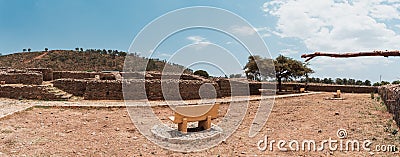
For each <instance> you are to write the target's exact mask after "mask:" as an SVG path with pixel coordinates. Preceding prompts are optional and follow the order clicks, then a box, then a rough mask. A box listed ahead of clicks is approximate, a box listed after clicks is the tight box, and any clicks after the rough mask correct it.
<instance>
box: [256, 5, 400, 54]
mask: <svg viewBox="0 0 400 157" xmlns="http://www.w3.org/2000/svg"><path fill="white" fill-rule="evenodd" d="M310 4H312V5H310ZM399 5H400V2H399V1H392V0H354V1H347V0H335V1H334V0H332V1H315V0H302V1H297V0H283V1H282V0H275V1H270V2H267V3H265V4H264V6H263V9H264V11H265V12H266V13H268V14H270V15H273V16H275V17H277V18H278V21H277V24H276V26H275V28H274V29H275V30H274V31H276V32H277V33H274V34H275V35H278V36H280V37H282V38H285V37H293V38H298V39H301V40H302V41H303V42H304V44H305V45H306V47H307V48H308V49H309V50H311V51H335V52H342V51H367V50H368V51H372V50H386V49H398V48H399V47H400V43H399V42H398V41H400V35H399V33H398V32H395V31H394V30H391V29H389V28H388V27H387V25H386V23H385V22H387V21H388V20H400V10H399V9H398V8H396V6H399Z"/></svg>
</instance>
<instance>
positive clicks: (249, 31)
mask: <svg viewBox="0 0 400 157" xmlns="http://www.w3.org/2000/svg"><path fill="white" fill-rule="evenodd" d="M231 29H232V32H233V33H235V34H237V35H241V36H250V35H254V34H255V33H256V30H255V29H254V28H252V27H249V26H232V27H231Z"/></svg>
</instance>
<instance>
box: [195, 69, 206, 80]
mask: <svg viewBox="0 0 400 157" xmlns="http://www.w3.org/2000/svg"><path fill="white" fill-rule="evenodd" d="M193 74H195V75H198V76H203V77H205V78H208V77H210V75H208V73H207V71H204V70H197V71H195V72H194V73H193Z"/></svg>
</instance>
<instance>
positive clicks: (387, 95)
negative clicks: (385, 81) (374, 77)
mask: <svg viewBox="0 0 400 157" xmlns="http://www.w3.org/2000/svg"><path fill="white" fill-rule="evenodd" d="M378 92H379V95H380V97H381V98H382V101H383V102H384V103H385V105H386V108H387V110H388V111H389V113H391V114H393V116H394V117H393V119H394V120H395V121H396V123H397V126H400V85H387V86H381V87H379V91H378Z"/></svg>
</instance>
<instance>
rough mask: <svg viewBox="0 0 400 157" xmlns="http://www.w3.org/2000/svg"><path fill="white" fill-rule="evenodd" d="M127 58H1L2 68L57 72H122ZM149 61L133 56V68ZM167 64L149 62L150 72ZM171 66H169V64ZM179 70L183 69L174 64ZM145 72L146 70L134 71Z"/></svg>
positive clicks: (70, 54)
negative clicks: (48, 69) (41, 69)
mask: <svg viewBox="0 0 400 157" xmlns="http://www.w3.org/2000/svg"><path fill="white" fill-rule="evenodd" d="M124 60H125V56H123V55H118V54H104V53H98V52H91V51H83V52H80V51H72V50H52V51H48V52H45V51H43V52H25V53H15V54H10V55H4V56H0V67H11V68H16V69H24V68H52V69H53V70H55V71H104V70H117V71H122V70H123V66H124ZM147 60H148V59H146V58H143V57H139V56H132V60H131V63H133V64H134V65H133V66H132V67H143V65H145V64H146V62H147ZM165 64H166V63H165V62H163V61H159V60H157V59H155V60H151V61H150V62H149V67H148V70H153V71H161V70H162V69H163V67H164V66H165ZM168 65H169V64H168ZM173 66H176V67H178V68H183V67H181V66H179V65H176V64H174V65H173ZM134 70H138V71H143V70H145V69H134Z"/></svg>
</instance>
